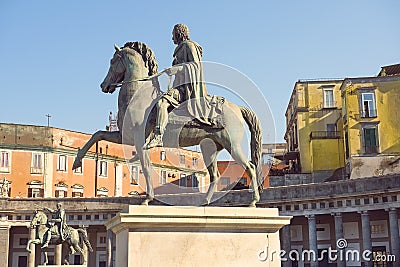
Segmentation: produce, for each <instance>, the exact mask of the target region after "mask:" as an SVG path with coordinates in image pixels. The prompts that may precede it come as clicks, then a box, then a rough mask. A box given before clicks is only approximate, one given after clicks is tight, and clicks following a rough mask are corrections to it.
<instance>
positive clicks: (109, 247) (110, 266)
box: [107, 230, 114, 267]
mask: <svg viewBox="0 0 400 267" xmlns="http://www.w3.org/2000/svg"><path fill="white" fill-rule="evenodd" d="M113 244H114V242H113V232H112V231H111V230H107V266H108V267H114V266H113Z"/></svg>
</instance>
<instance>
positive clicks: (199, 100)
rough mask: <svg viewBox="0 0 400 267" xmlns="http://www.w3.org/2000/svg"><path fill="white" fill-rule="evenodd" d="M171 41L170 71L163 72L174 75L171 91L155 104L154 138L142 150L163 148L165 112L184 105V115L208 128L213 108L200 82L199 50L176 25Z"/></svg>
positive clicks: (200, 56)
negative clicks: (172, 55)
mask: <svg viewBox="0 0 400 267" xmlns="http://www.w3.org/2000/svg"><path fill="white" fill-rule="evenodd" d="M172 40H173V41H174V44H176V45H177V47H176V49H175V51H174V61H173V62H172V67H171V68H169V69H167V70H166V71H165V72H166V73H167V74H168V75H169V76H172V75H175V80H174V83H173V88H171V89H169V90H168V91H167V92H166V93H165V94H164V95H163V96H162V97H161V98H160V99H159V100H158V102H157V122H156V127H155V135H154V137H153V139H151V140H150V141H149V142H148V143H147V144H145V145H144V149H150V148H153V147H158V146H163V141H162V137H163V134H164V131H165V127H166V125H167V122H168V109H169V108H170V107H171V106H172V107H174V108H176V107H178V106H179V105H180V104H181V103H183V102H185V101H187V112H188V113H189V115H190V116H191V117H193V118H195V119H197V120H198V121H200V122H201V123H202V124H205V125H209V126H212V125H213V124H214V123H213V121H212V120H213V108H212V107H210V102H211V101H210V99H211V96H209V95H208V92H207V88H206V85H205V83H204V78H203V70H202V63H201V60H202V55H203V51H202V48H201V46H200V45H199V44H198V43H196V42H194V41H192V40H190V37H189V29H188V27H187V26H186V25H184V24H177V25H175V26H174V29H173V31H172Z"/></svg>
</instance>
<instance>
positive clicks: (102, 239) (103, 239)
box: [97, 233, 107, 247]
mask: <svg viewBox="0 0 400 267" xmlns="http://www.w3.org/2000/svg"><path fill="white" fill-rule="evenodd" d="M106 243H107V236H106V233H98V234H97V247H105V246H106Z"/></svg>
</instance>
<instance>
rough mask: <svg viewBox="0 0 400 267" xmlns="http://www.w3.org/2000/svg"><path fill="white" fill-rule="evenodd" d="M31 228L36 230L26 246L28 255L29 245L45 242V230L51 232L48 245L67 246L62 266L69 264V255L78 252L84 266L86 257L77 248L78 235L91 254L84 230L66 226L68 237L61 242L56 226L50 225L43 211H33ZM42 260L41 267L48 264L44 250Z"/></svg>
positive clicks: (79, 248) (82, 251) (91, 250)
mask: <svg viewBox="0 0 400 267" xmlns="http://www.w3.org/2000/svg"><path fill="white" fill-rule="evenodd" d="M31 227H32V228H33V227H35V228H36V236H35V239H32V240H29V241H28V244H27V245H26V250H27V251H28V252H29V253H30V252H31V250H30V248H29V247H30V244H35V245H36V244H39V245H43V243H44V240H45V235H47V234H48V233H47V230H49V229H50V231H51V232H52V238H51V240H50V244H55V245H58V244H62V243H66V244H67V245H68V248H69V249H68V252H69V253H68V255H66V256H65V258H64V264H69V262H68V258H69V256H70V255H72V254H74V253H75V251H77V252H79V253H80V254H81V255H82V257H83V263H82V264H86V255H85V252H84V250H83V249H82V248H81V247H80V246H79V234H81V236H82V240H83V242H84V243H85V245H86V246H87V248H88V249H89V251H90V252H93V249H92V246H91V245H90V242H89V239H88V236H87V234H86V230H85V229H83V228H78V229H75V228H72V227H69V226H68V228H69V229H68V231H69V232H70V235H69V237H68V238H67V239H66V240H65V241H64V242H62V241H61V238H60V237H59V235H58V234H57V233H58V230H57V226H56V225H50V224H49V222H48V218H47V215H46V214H45V213H44V212H43V211H35V215H34V216H33V218H32V221H31ZM44 256H45V257H44V258H45V261H44V263H43V265H47V263H48V258H47V251H46V250H44Z"/></svg>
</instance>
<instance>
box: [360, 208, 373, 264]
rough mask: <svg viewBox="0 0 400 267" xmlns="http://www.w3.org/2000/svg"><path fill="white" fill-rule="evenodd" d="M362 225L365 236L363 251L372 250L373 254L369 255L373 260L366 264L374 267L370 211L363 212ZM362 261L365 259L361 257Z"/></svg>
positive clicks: (363, 235) (363, 236)
mask: <svg viewBox="0 0 400 267" xmlns="http://www.w3.org/2000/svg"><path fill="white" fill-rule="evenodd" d="M361 227H362V238H363V247H362V250H363V251H366V250H369V251H371V255H370V256H369V257H370V258H371V261H367V262H365V265H364V266H368V267H370V266H371V267H372V265H373V261H372V258H373V256H372V241H371V224H370V221H369V214H368V211H363V212H361ZM361 261H363V262H364V259H362V258H361Z"/></svg>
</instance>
